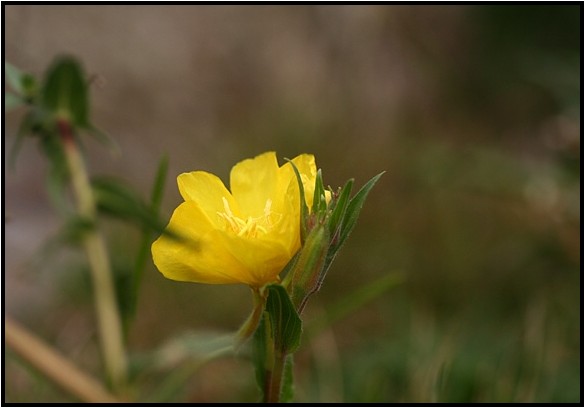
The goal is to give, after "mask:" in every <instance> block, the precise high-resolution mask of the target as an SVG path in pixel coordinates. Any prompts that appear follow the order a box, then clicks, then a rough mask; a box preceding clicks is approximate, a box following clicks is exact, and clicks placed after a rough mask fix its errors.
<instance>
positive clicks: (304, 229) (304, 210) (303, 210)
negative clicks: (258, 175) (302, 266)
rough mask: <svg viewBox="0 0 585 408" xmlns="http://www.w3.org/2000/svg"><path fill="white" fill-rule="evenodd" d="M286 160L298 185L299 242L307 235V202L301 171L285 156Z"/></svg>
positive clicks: (303, 240) (302, 241)
mask: <svg viewBox="0 0 585 408" xmlns="http://www.w3.org/2000/svg"><path fill="white" fill-rule="evenodd" d="M284 160H286V161H287V162H289V163H290V165H291V166H292V168H293V170H294V172H295V176H296V177H297V183H298V185H299V192H300V195H301V200H300V201H301V244H303V243H304V242H305V238H306V237H307V224H306V222H307V218H308V217H309V207H308V206H307V202H306V200H305V188H304V187H303V179H302V178H301V173H299V169H298V168H297V166H296V165H295V164H294V163H293V162H292V160H290V159H287V158H285V159H284Z"/></svg>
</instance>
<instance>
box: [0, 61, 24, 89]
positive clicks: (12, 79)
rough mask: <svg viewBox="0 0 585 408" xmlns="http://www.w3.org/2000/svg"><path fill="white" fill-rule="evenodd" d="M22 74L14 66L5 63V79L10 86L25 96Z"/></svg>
mask: <svg viewBox="0 0 585 408" xmlns="http://www.w3.org/2000/svg"><path fill="white" fill-rule="evenodd" d="M22 76H23V74H22V72H21V71H20V70H19V69H18V68H16V67H15V66H14V65H12V64H10V63H8V62H5V63H4V78H5V80H6V81H7V82H8V84H9V85H10V86H11V87H12V89H14V90H15V91H16V92H17V93H19V94H21V95H22V94H24V89H23V84H22Z"/></svg>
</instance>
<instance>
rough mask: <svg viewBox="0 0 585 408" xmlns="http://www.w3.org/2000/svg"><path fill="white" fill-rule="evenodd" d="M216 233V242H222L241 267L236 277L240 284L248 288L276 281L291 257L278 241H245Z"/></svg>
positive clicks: (220, 232) (244, 239)
mask: <svg viewBox="0 0 585 408" xmlns="http://www.w3.org/2000/svg"><path fill="white" fill-rule="evenodd" d="M216 232H218V234H215V237H216V238H217V240H218V241H223V243H224V244H225V245H226V248H227V249H228V251H229V252H230V253H231V254H232V255H233V256H234V258H236V259H237V260H238V262H239V263H240V264H241V265H242V267H243V268H242V269H241V271H240V272H241V274H240V275H239V276H238V277H239V278H240V279H241V282H243V283H246V284H248V285H250V286H255V287H260V286H263V285H264V284H266V283H270V282H275V281H277V280H278V274H279V273H280V272H281V271H282V269H283V268H284V267H285V266H286V264H287V263H288V261H289V260H290V258H291V257H292V255H291V254H290V253H289V251H288V249H287V248H285V247H284V246H283V244H282V242H280V241H278V240H270V239H247V238H244V237H240V236H237V235H233V234H229V233H226V232H225V231H216ZM220 237H221V239H219V238H220Z"/></svg>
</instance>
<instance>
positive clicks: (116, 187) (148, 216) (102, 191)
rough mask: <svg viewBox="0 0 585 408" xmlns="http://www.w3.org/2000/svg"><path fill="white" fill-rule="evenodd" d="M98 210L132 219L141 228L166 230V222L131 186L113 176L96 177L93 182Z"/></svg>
mask: <svg viewBox="0 0 585 408" xmlns="http://www.w3.org/2000/svg"><path fill="white" fill-rule="evenodd" d="M91 184H92V187H93V189H94V192H95V196H96V202H97V205H98V210H100V211H101V212H103V213H105V214H108V215H111V216H114V217H117V218H120V219H123V220H126V221H131V222H133V223H135V224H137V225H138V226H140V227H141V228H146V229H149V230H153V231H155V232H158V233H162V232H163V231H164V227H165V223H164V222H163V221H162V220H160V219H159V217H158V215H157V214H155V213H153V211H152V210H151V209H150V208H149V207H148V206H147V205H146V204H144V202H143V201H142V200H141V199H140V197H139V196H138V194H136V193H135V192H134V191H133V190H132V189H131V188H130V187H128V186H126V185H125V184H123V183H122V182H121V181H119V180H117V179H114V178H111V177H100V178H94V179H93V180H92V182H91Z"/></svg>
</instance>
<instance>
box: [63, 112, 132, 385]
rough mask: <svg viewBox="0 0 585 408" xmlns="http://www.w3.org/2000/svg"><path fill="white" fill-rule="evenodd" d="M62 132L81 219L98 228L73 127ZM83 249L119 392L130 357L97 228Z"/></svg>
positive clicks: (108, 363)
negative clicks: (127, 354)
mask: <svg viewBox="0 0 585 408" xmlns="http://www.w3.org/2000/svg"><path fill="white" fill-rule="evenodd" d="M59 131H60V135H61V140H62V142H63V145H64V150H65V156H66V158H67V165H68V167H69V172H70V175H71V183H72V186H73V191H74V194H75V196H76V199H77V205H78V212H79V215H80V216H81V217H83V218H85V219H86V220H88V221H89V222H91V223H92V224H95V221H96V203H95V198H94V195H93V191H92V189H91V185H90V182H89V177H88V174H87V170H86V167H85V163H84V161H83V158H82V157H81V153H80V151H79V148H78V146H77V145H76V143H75V140H74V137H73V134H72V131H71V127H70V125H69V124H68V123H66V122H61V123H60V124H59ZM83 246H84V248H85V252H86V254H87V258H88V260H89V265H90V269H91V273H92V281H93V287H94V297H95V307H96V313H97V319H98V327H99V336H100V344H101V348H102V353H103V358H104V365H105V369H106V372H107V375H108V378H109V380H110V382H111V384H112V388H113V389H115V390H118V391H119V390H122V389H123V388H124V386H125V385H126V376H127V373H126V370H127V368H126V355H125V352H124V344H123V337H122V325H121V321H120V315H119V310H118V306H117V301H116V295H115V290H114V283H113V279H112V271H111V268H110V262H109V258H108V252H107V249H106V244H105V242H104V239H103V237H102V236H101V234H100V233H99V231H98V230H97V229H96V228H93V229H92V230H91V231H88V232H87V233H86V234H85V236H84V238H83Z"/></svg>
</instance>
